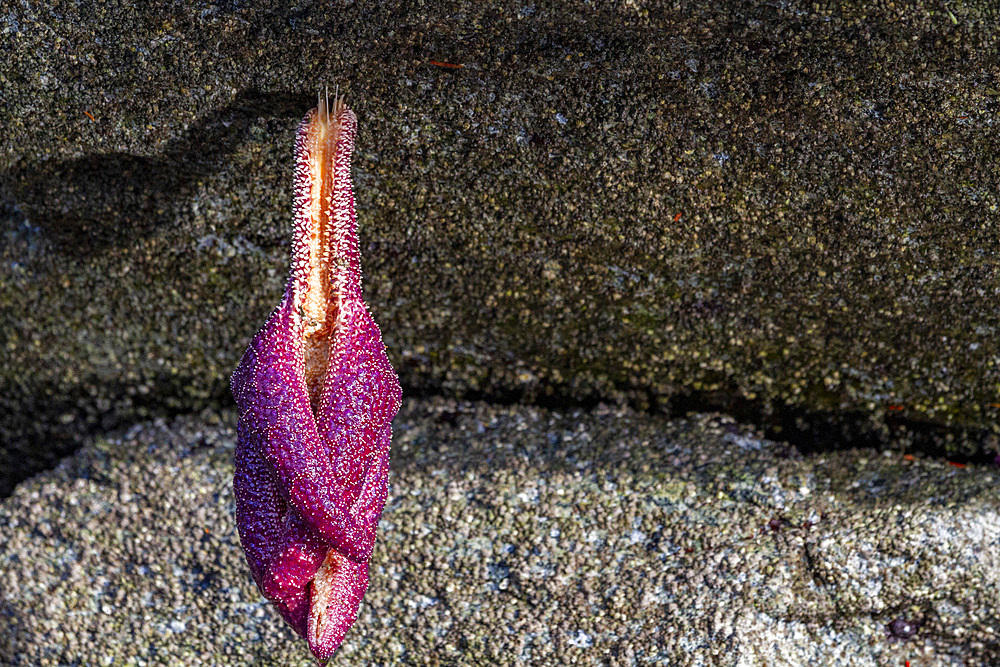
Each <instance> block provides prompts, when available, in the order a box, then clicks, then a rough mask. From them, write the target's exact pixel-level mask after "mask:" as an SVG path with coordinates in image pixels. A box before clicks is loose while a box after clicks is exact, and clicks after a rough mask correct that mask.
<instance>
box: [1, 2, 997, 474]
mask: <svg viewBox="0 0 1000 667" xmlns="http://www.w3.org/2000/svg"><path fill="white" fill-rule="evenodd" d="M293 4H294V3H293ZM904 5H905V6H904ZM998 34H1000V18H998V16H997V11H996V4H995V2H993V1H992V0H968V1H966V2H962V3H945V4H942V3H940V2H938V1H937V0H934V1H930V0H927V1H921V2H913V3H893V2H881V1H876V2H869V1H867V0H865V1H861V0H844V1H843V2H819V3H816V2H812V1H811V0H808V1H807V0H793V1H791V2H781V3H776V2H769V1H768V2H744V1H743V0H732V1H731V2H702V3H690V2H683V3H680V2H678V3H673V2H664V3H656V2H643V1H641V0H638V1H630V2H622V3H593V2H571V1H567V2H554V3H533V2H520V1H518V2H500V3H450V2H428V3H403V4H402V5H400V4H399V3H380V2H368V1H365V2H351V3H298V4H296V5H295V6H291V5H290V4H289V3H283V2H271V3H268V2H259V3H242V2H240V3H237V2H216V3H211V2H208V3H206V2H197V3H196V2H180V3H169V4H162V3H110V4H108V3H102V4H98V5H95V6H91V5H80V4H78V3H75V2H62V1H55V2H46V3H27V2H25V3H11V4H10V6H9V7H7V8H6V9H4V10H3V11H2V12H0V52H2V53H3V54H4V58H3V60H2V62H0V91H2V93H0V94H2V100H3V103H2V104H0V189H2V195H3V197H2V198H3V200H4V201H5V203H4V205H3V207H2V208H3V215H2V216H0V227H2V230H0V231H2V238H3V242H2V243H0V349H2V356H3V361H2V363H0V439H2V441H3V446H2V447H0V491H3V492H6V491H9V489H10V488H11V486H12V484H13V482H14V481H15V480H16V478H17V477H18V476H19V475H21V474H23V472H24V471H30V470H31V469H33V468H38V467H40V466H45V465H48V464H50V463H51V462H52V461H54V460H55V459H56V457H57V456H58V455H60V454H61V453H64V452H65V451H67V450H68V449H69V448H71V447H72V445H73V444H74V443H75V441H76V439H77V436H78V434H79V433H81V432H83V431H88V430H89V431H91V432H94V431H100V430H101V429H102V428H106V427H108V426H110V425H114V424H119V423H123V420H124V423H131V422H132V421H135V420H140V419H144V418H148V417H149V416H155V415H158V414H159V415H162V414H166V413H170V412H175V413H176V412H186V411H190V410H200V409H202V408H204V407H206V406H209V407H211V406H218V405H221V404H222V403H224V402H225V401H226V400H227V394H226V378H227V376H228V374H229V372H230V371H231V370H232V368H233V367H234V365H235V362H236V359H237V357H238V355H239V354H240V351H241V350H242V349H243V348H244V346H245V343H246V340H247V339H248V337H249V336H250V334H251V333H252V332H253V331H254V330H255V328H256V327H257V326H258V325H259V323H260V322H261V321H263V318H264V316H265V315H266V313H267V311H268V309H270V308H271V307H273V306H274V304H275V303H276V302H277V300H278V296H279V294H280V290H281V285H282V283H283V280H284V276H285V272H286V267H287V259H288V247H287V246H288V239H289V231H288V230H289V208H290V204H291V188H290V185H291V175H290V174H291V172H290V170H291V160H290V154H291V141H292V133H293V131H294V128H295V125H296V123H297V122H298V120H299V118H301V116H302V114H303V113H304V112H305V110H306V109H307V108H309V107H310V106H311V105H312V103H313V102H312V100H313V99H314V96H315V91H316V90H317V88H318V87H320V86H321V85H323V84H340V85H341V90H342V91H344V92H346V93H347V95H348V96H349V97H350V99H351V104H352V106H353V107H354V108H355V109H356V110H357V112H358V117H359V119H360V135H359V138H358V153H357V156H356V164H355V182H356V184H357V192H358V208H359V213H360V215H359V218H360V222H361V236H362V249H363V251H364V252H365V259H364V268H365V271H366V274H367V287H366V297H367V298H368V299H369V300H370V301H371V303H372V304H373V308H374V310H375V312H376V314H377V319H378V321H379V322H380V323H381V324H382V326H383V330H384V332H385V337H386V343H387V344H388V347H389V349H390V351H391V353H392V354H394V355H395V358H394V362H395V363H396V365H397V366H398V367H399V369H400V375H401V376H402V380H403V383H404V386H405V387H406V388H408V389H409V390H410V391H419V392H423V391H428V390H429V391H440V392H445V393H455V394H463V393H464V394H466V395H469V396H476V395H479V396H490V397H494V398H496V397H502V398H503V399H504V400H509V399H510V398H511V397H522V398H524V399H526V400H528V401H531V400H536V399H545V398H546V397H548V396H559V397H569V398H574V399H582V398H589V399H591V400H595V399H599V398H604V399H607V398H618V397H625V398H629V399H631V400H633V401H634V402H635V404H637V405H642V404H646V403H651V404H656V403H658V402H663V401H669V400H671V399H675V398H677V397H678V396H679V395H684V394H687V395H693V396H694V397H695V399H696V400H697V401H701V402H702V403H703V404H712V405H719V406H721V407H727V406H728V405H729V404H730V403H733V402H740V401H745V402H748V404H749V405H750V407H751V408H753V409H755V410H757V409H758V408H759V409H764V410H766V409H767V408H768V406H772V407H773V406H778V407H781V406H789V409H794V410H799V409H801V410H806V411H811V412H816V413H817V414H826V415H832V419H833V420H837V419H858V418H862V419H863V420H869V419H870V420H871V423H872V424H873V425H872V427H871V428H872V429H874V430H875V431H876V432H878V429H879V428H882V427H883V426H885V424H888V425H889V426H893V425H896V424H899V423H905V424H926V425H929V427H931V428H932V430H933V429H935V428H938V427H954V428H955V429H956V430H954V431H949V432H947V433H944V432H943V431H935V433H936V434H937V435H936V436H935V437H937V436H941V439H942V442H943V443H944V447H945V448H946V449H947V451H949V452H965V453H969V454H971V453H974V452H979V453H980V455H983V454H984V452H985V453H990V452H992V448H993V447H994V441H993V440H991V439H990V433H989V429H995V428H996V427H995V423H996V422H997V420H998V416H1000V398H998V393H1000V347H998V346H1000V310H998V309H997V307H996V304H997V303H998V295H1000V271H998V261H997V256H996V248H997V247H998V245H1000V225H998V220H1000V214H998V200H997V196H998V195H997V193H998V192H1000V187H998V174H997V164H1000V160H998V159H997V157H998V142H1000V132H998V131H997V110H998V108H1000V92H998V90H1000V81H998V78H1000V71H998V64H997V61H996V58H995V55H996V47H997V41H996V40H997V35H998ZM442 63H444V64H442ZM449 63H450V64H459V65H463V67H461V68H458V67H450V66H447V65H448V64H449ZM754 406H756V407H754ZM885 420H888V421H885ZM866 423H867V422H866ZM945 437H950V439H949V440H947V441H945V440H944V439H943V438H945ZM12 468H13V469H16V470H12Z"/></svg>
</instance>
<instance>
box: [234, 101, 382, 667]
mask: <svg viewBox="0 0 1000 667" xmlns="http://www.w3.org/2000/svg"><path fill="white" fill-rule="evenodd" d="M356 128H357V120H356V119H355V117H354V113H353V112H352V111H351V110H350V109H348V108H347V106H346V105H345V104H344V103H343V100H341V99H337V100H335V101H334V104H333V107H332V108H328V104H327V103H326V101H325V100H323V99H321V100H320V102H319V104H318V105H317V108H316V109H313V110H312V111H310V112H309V113H307V114H306V116H305V118H303V120H302V123H301V124H300V125H299V129H298V133H297V135H296V141H295V206H294V209H295V211H294V213H295V215H294V217H295V231H294V238H293V244H292V268H291V274H290V276H289V278H288V284H287V286H286V288H285V295H284V298H283V299H282V301H281V304H280V305H279V306H278V307H277V308H276V309H275V310H274V312H272V313H271V315H270V317H268V319H267V322H266V323H265V324H264V326H263V327H262V328H261V330H260V331H259V332H258V333H257V335H256V336H254V339H253V341H251V343H250V347H249V348H247V351H246V352H245V353H244V354H243V358H242V359H241V360H240V364H239V366H238V367H237V368H236V372H235V373H233V377H232V382H231V386H232V390H233V396H234V397H235V399H236V404H237V406H239V414H240V418H239V425H238V428H237V437H238V443H237V447H236V474H235V477H234V479H233V488H234V491H235V495H236V521H237V525H238V528H239V533H240V541H241V542H242V544H243V549H244V551H245V553H246V558H247V562H248V563H249V565H250V571H251V573H252V574H253V578H254V580H255V581H256V582H257V586H258V587H259V588H260V590H261V592H262V593H263V594H264V596H265V597H267V599H268V600H270V601H271V602H272V603H273V604H274V606H275V607H277V609H278V611H279V612H280V613H281V615H282V617H284V619H285V621H287V622H288V624H289V625H291V626H292V628H294V629H295V631H296V632H298V633H299V634H300V635H301V636H303V637H305V639H306V641H307V642H308V643H309V648H310V650H311V651H312V652H313V655H315V656H316V658H317V659H318V660H319V661H320V662H324V661H326V660H327V659H329V658H330V656H332V655H333V653H334V652H335V651H336V650H337V648H338V647H339V646H340V644H341V642H342V641H343V639H344V635H345V634H346V633H347V630H348V629H349V628H350V627H351V625H352V624H353V623H354V620H355V619H356V618H357V614H358V607H359V605H360V604H361V599H362V598H363V597H364V594H365V591H366V590H367V589H368V563H369V560H370V559H371V554H372V548H373V547H374V544H375V529H376V527H377V525H378V521H379V517H380V516H381V515H382V510H383V508H384V507H385V500H386V493H387V485H388V476H389V445H390V439H391V435H392V432H391V427H390V422H391V421H392V418H393V417H394V416H395V415H396V412H397V411H398V410H399V404H400V396H401V393H400V386H399V379H398V378H397V377H396V373H395V372H394V371H393V369H392V367H391V366H390V365H389V359H388V357H387V356H386V352H385V345H383V343H382V336H381V333H380V332H379V329H378V326H377V325H376V324H375V321H374V320H373V319H372V316H371V314H370V313H369V312H368V308H367V306H366V305H365V303H364V301H363V300H362V298H361V263H360V253H359V252H358V236H357V222H356V219H355V214H354V193H353V191H352V188H351V153H352V152H353V150H354V136H355V131H356Z"/></svg>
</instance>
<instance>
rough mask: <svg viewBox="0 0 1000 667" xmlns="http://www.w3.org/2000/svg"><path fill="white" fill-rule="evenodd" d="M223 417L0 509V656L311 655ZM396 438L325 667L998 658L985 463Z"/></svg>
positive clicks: (693, 425)
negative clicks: (339, 635)
mask: <svg viewBox="0 0 1000 667" xmlns="http://www.w3.org/2000/svg"><path fill="white" fill-rule="evenodd" d="M234 421H235V416H234V415H233V414H231V413H225V414H223V415H222V416H221V417H219V416H216V415H214V414H211V413H206V414H205V415H203V416H202V417H184V418H179V419H176V420H174V421H173V422H171V423H169V424H168V423H164V422H162V421H161V422H156V423H145V424H141V425H138V426H135V427H133V428H131V429H130V430H129V431H128V432H127V433H125V434H123V435H121V436H119V437H114V438H111V439H106V440H98V441H96V442H95V443H93V444H91V445H88V446H86V447H84V448H83V449H81V450H80V451H79V452H78V453H77V454H76V455H75V456H73V457H71V458H69V459H67V460H65V461H64V462H63V463H61V464H60V465H59V466H58V467H57V468H56V469H55V470H53V471H50V472H47V473H44V474H42V475H40V476H38V477H36V478H34V479H32V480H29V481H26V482H24V483H23V484H21V485H19V486H18V488H17V489H16V490H15V492H14V494H13V495H12V496H11V497H9V498H7V499H5V500H4V501H3V502H2V504H0V525H3V526H5V533H4V540H3V541H2V542H0V571H2V572H4V576H3V577H0V662H2V663H3V664H5V665H31V666H32V667H35V666H45V665H63V664H87V665H101V664H115V665H117V664H149V665H160V664H164V665H166V664H170V665H173V664H185V665H246V664H260V665H271V664H273V665H303V666H305V665H309V664H311V662H310V656H309V652H308V650H307V648H306V647H305V645H304V644H303V643H302V642H301V641H299V640H298V639H297V638H296V637H295V635H294V634H293V633H292V632H291V631H290V630H289V629H288V628H287V627H286V626H285V625H284V624H283V623H282V622H281V619H280V618H279V617H278V614H277V612H276V611H275V610H274V609H273V608H272V607H271V606H270V605H268V604H267V603H266V602H265V601H264V599H263V598H262V597H261V596H260V595H259V593H258V592H257V590H256V589H255V588H254V585H253V582H252V580H251V579H250V576H249V574H248V572H247V566H246V563H245V562H243V558H242V554H241V552H240V549H239V544H238V540H237V536H236V530H235V527H234V523H233V512H234V506H233V505H234V504H233V498H232V491H231V485H230V479H231V477H232V473H233V471H232V464H231V461H232V450H233V446H234V440H235V433H234ZM395 429H396V434H397V439H396V443H395V449H394V455H393V457H394V458H393V473H392V478H391V487H390V493H389V503H388V506H387V508H386V512H385V514H384V515H383V518H382V522H381V525H380V528H379V540H378V542H377V544H376V547H375V553H374V558H373V562H372V569H371V575H372V585H371V589H370V590H369V593H368V596H367V597H366V598H365V601H364V602H363V604H362V607H361V612H360V615H359V618H358V622H357V624H356V625H355V626H354V628H353V629H352V630H351V632H350V633H349V634H348V636H347V641H346V642H345V643H344V645H343V646H342V648H341V652H340V653H338V655H337V657H336V658H335V664H344V665H347V664H352V665H353V664H379V665H383V664H393V663H402V664H417V663H420V664H453V663H455V662H456V661H458V662H460V663H461V664H497V665H513V664H533V665H552V664H604V665H628V664H659V665H673V666H683V667H686V666H694V665H702V666H708V667H714V666H718V667H722V666H727V667H728V666H731V665H746V666H748V667H749V666H751V665H764V664H767V665H771V666H772V667H777V666H784V665H787V666H793V665H794V666H801V665H812V664H815V665H831V666H833V665H837V666H841V667H853V666H862V665H863V666H869V665H871V666H873V667H874V666H876V665H890V664H891V665H897V664H898V665H902V664H903V662H904V660H909V661H910V662H911V664H913V665H934V666H943V665H955V666H956V667H957V666H959V665H962V666H964V665H986V664H998V662H1000V637H998V635H997V628H1000V617H998V607H997V604H996V601H997V599H998V596H1000V498H998V495H997V493H996V489H997V485H998V484H1000V471H998V470H997V469H996V468H992V467H983V466H968V467H966V468H957V467H954V466H950V465H948V464H946V463H943V462H938V461H933V460H926V459H920V458H917V459H915V460H908V459H905V458H903V457H901V456H899V455H893V454H888V455H886V454H872V453H871V452H864V451H861V452H858V451H842V452H837V453H832V454H815V455H808V456H802V455H799V454H797V453H796V452H795V451H794V449H791V448H789V447H788V446H787V445H786V444H785V443H781V442H775V441H771V440H767V439H762V438H760V437H759V436H758V435H756V434H755V433H753V432H751V431H748V430H747V429H746V427H744V426H743V425H741V424H738V423H735V422H733V421H732V420H731V419H729V418H727V417H721V416H718V415H710V414H709V415H699V416H694V417H692V418H690V419H684V420H673V421H670V420H666V419H663V418H659V417H651V416H647V415H641V414H638V413H634V412H631V411H629V410H625V409H615V410H612V409H607V408H604V407H603V406H598V408H597V409H596V410H593V411H590V412H584V411H575V412H560V411H546V410H541V409H537V408H529V407H516V408H508V407H496V406H490V405H488V404H482V403H459V402H454V401H445V400H433V401H414V400H409V401H406V402H405V403H404V407H403V410H402V411H401V413H400V416H399V417H398V418H397V420H396V422H395ZM894 622H895V623H894ZM906 625H909V627H910V629H911V630H912V629H915V630H916V632H915V633H903V632H901V631H902V629H903V628H904V627H905V626H906ZM890 628H894V629H895V634H893V632H891V631H890ZM904 634H905V635H907V636H906V637H905V638H903V637H901V636H898V635H904Z"/></svg>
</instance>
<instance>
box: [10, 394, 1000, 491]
mask: <svg viewBox="0 0 1000 667" xmlns="http://www.w3.org/2000/svg"><path fill="white" fill-rule="evenodd" d="M190 386H192V382H190V381H189V382H187V383H185V382H184V381H182V380H177V379H175V380H174V381H172V382H167V383H161V384H160V385H158V386H157V387H156V388H154V389H152V390H151V391H149V392H148V393H146V394H140V393H135V392H134V391H130V390H129V389H128V388H125V387H120V388H119V390H118V391H117V392H115V395H117V396H121V397H127V398H123V399H122V400H123V402H124V403H126V405H125V406H123V408H122V409H118V410H115V409H112V410H107V411H100V410H98V409H97V407H96V406H91V408H92V409H91V410H89V411H87V412H82V411H81V410H80V409H79V406H80V405H82V404H84V403H85V397H84V396H82V395H77V396H73V395H70V394H68V393H66V392H65V391H62V390H59V389H56V388H53V389H52V391H50V392H49V393H48V394H47V395H46V396H45V398H44V400H41V399H39V400H36V401H33V402H32V406H33V407H32V409H31V410H30V411H28V412H25V411H23V410H22V411H21V412H14V411H13V410H12V409H10V408H11V407H12V406H7V405H5V404H6V403H8V402H10V401H8V400H7V399H3V398H0V408H6V409H4V412H5V415H4V416H2V417H0V435H2V436H3V440H4V448H3V449H0V497H6V496H8V495H10V493H11V491H12V490H13V488H14V487H15V486H16V485H17V484H18V483H19V482H21V481H22V480H24V479H27V478H28V477H31V476H32V475H35V474H37V473H39V472H42V471H44V470H46V469H49V468H51V467H53V466H55V465H56V464H57V463H58V462H59V460H60V459H62V458H63V457H65V456H68V455H70V454H72V453H73V452H74V451H75V450H76V449H77V448H79V447H80V446H81V445H82V444H83V443H84V442H85V441H86V440H88V439H89V438H92V437H94V436H97V435H99V434H102V433H107V432H108V431H111V430H113V429H116V428H121V427H123V426H127V425H128V424H130V423H133V422H136V421H144V420H149V419H155V418H167V419H169V418H172V417H175V416H178V415H181V414H189V413H192V412H198V411H200V410H204V409H219V408H231V407H232V398H231V396H230V395H229V389H228V385H217V386H215V387H213V388H212V390H211V391H210V392H205V393H204V394H203V395H202V396H200V397H199V398H197V399H190V398H181V397H182V396H183V395H184V394H185V393H190V392H189V391H185V388H186V387H190ZM107 391H108V388H107V387H105V391H104V392H103V393H105V394H107ZM3 393H4V394H5V395H6V396H17V395H18V394H17V393H16V392H11V393H8V392H3ZM441 395H449V392H443V391H440V390H435V388H432V387H427V386H423V387H420V388H416V387H413V386H406V385H405V384H404V388H403V396H404V397H410V398H430V397H433V396H441ZM165 396H172V397H174V398H173V399H172V400H171V399H164V397H165ZM456 397H457V398H460V399H464V400H474V401H485V402H489V403H494V404H499V405H534V406H537V407H541V408H546V409H551V410H567V409H583V410H592V409H594V408H596V407H597V406H598V405H599V404H601V403H607V402H620V403H625V404H627V405H630V406H631V407H634V408H636V409H639V410H641V411H646V412H650V413H656V414H662V415H666V416H668V417H670V418H681V417H684V416H686V415H688V414H690V413H696V412H720V413H723V414H727V415H730V416H731V417H733V419H735V420H736V421H737V422H739V423H741V424H746V425H749V426H752V427H754V428H755V429H757V430H760V431H761V432H762V433H763V434H764V436H765V437H767V438H769V439H772V440H777V441H783V442H787V443H788V444H789V445H790V446H792V447H794V448H795V449H796V450H797V451H799V452H800V453H802V454H816V453H821V452H832V451H841V450H847V449H872V450H886V449H892V450H896V451H899V452H900V453H901V454H903V453H908V454H919V455H922V456H926V457H928V458H936V459H947V460H948V461H951V462H953V463H958V464H978V465H987V464H992V463H994V462H995V460H996V459H995V457H996V456H997V451H998V444H1000V443H998V437H997V435H996V434H995V433H992V432H990V431H989V430H987V429H976V428H967V427H965V428H963V427H948V426H944V425H940V424H928V423H926V422H920V421H916V420H910V419H906V418H905V417H902V416H899V417H897V416H894V415H889V416H887V417H885V418H884V419H882V420H877V419H876V418H875V417H873V416H872V415H868V414H863V413H857V412H853V413H847V412H845V413H833V412H820V411H815V410H807V409H805V408H802V407H800V406H793V405H787V404H775V403H770V404H765V403H764V402H763V401H751V400H747V399H745V398H742V397H738V396H733V395H726V394H723V393H720V392H711V393H709V392H695V391H691V392H687V393H683V394H676V395H674V396H672V397H669V398H667V397H662V396H657V395H654V394H653V393H651V392H643V391H640V390H636V389H628V390H620V392H619V393H618V395H617V396H616V397H615V399H614V401H609V397H607V396H597V395H590V396H585V397H582V398H579V397H573V396H572V395H571V394H570V393H569V392H568V391H567V392H562V393H561V392H559V391H558V390H557V389H556V388H552V391H541V392H540V391H538V388H537V387H536V388H534V389H532V390H531V391H530V392H529V391H517V390H508V391H464V392H460V394H459V395H458V396H456ZM17 405H18V406H21V407H22V408H23V406H24V405H26V402H25V401H24V397H23V394H21V395H20V396H19V398H18V399H17ZM27 414H30V415H31V416H30V418H27V417H26V415H27ZM29 422H30V423H29ZM949 452H951V453H949Z"/></svg>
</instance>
